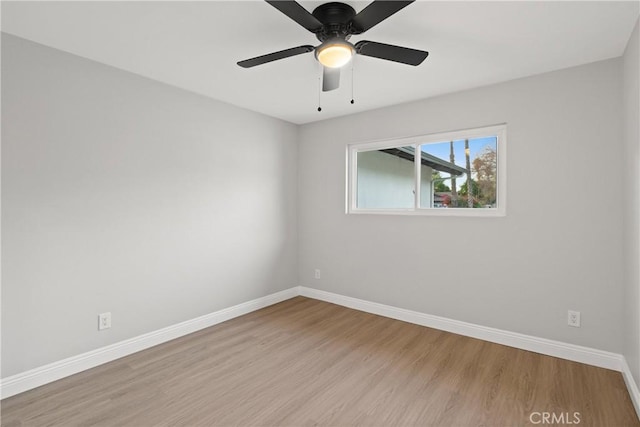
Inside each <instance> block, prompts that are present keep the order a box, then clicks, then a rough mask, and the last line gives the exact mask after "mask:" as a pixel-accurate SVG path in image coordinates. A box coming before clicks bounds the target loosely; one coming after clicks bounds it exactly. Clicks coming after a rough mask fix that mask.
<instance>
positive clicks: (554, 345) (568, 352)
mask: <svg viewBox="0 0 640 427" xmlns="http://www.w3.org/2000/svg"><path fill="white" fill-rule="evenodd" d="M300 295H302V296H305V297H309V298H313V299H318V300H321V301H326V302H330V303H333V304H338V305H341V306H344V307H349V308H353V309H356V310H360V311H365V312H367V313H372V314H377V315H380V316H384V317H390V318H392V319H397V320H402V321H404V322H409V323H414V324H416V325H421V326H427V327H429V328H434V329H439V330H442V331H447V332H453V333H455V334H459V335H464V336H467V337H472V338H478V339H481V340H484V341H489V342H493V343H497V344H502V345H507V346H509V347H515V348H519V349H522V350H528V351H533V352H535V353H540V354H545V355H548V356H554V357H559V358H561V359H567V360H573V361H575V362H580V363H585V364H587V365H593V366H598V367H601V368H607V369H613V370H616V371H620V372H621V371H622V366H623V362H624V357H623V356H622V355H620V354H616V353H610V352H607V351H602V350H597V349H594V348H589V347H582V346H578V345H573V344H568V343H564V342H560V341H553V340H548V339H545V338H538V337H534V336H531V335H524V334H519V333H516V332H509V331H504V330H501V329H495V328H489V327H486V326H480V325H475V324H473V323H467V322H461V321H459V320H453V319H448V318H446V317H440V316H434V315H430V314H424V313H420V312H417V311H411V310H406V309H403V308H398V307H392V306H389V305H384V304H379V303H375V302H370V301H365V300H361V299H358V298H352V297H347V296H343V295H339V294H334V293H331V292H325V291H320V290H317V289H312V288H306V287H304V286H301V287H300Z"/></svg>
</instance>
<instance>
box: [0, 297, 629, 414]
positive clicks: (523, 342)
mask: <svg viewBox="0 0 640 427" xmlns="http://www.w3.org/2000/svg"><path fill="white" fill-rule="evenodd" d="M298 295H301V296H305V297H308V298H313V299H317V300H321V301H326V302H330V303H333V304H338V305H341V306H344V307H349V308H353V309H355V310H360V311H364V312H367V313H372V314H377V315H379V316H384V317H389V318H392V319H397V320H402V321H405V322H409V323H414V324H417V325H421V326H426V327H429V328H434V329H439V330H443V331H447V332H452V333H455V334H459V335H464V336H468V337H472V338H478V339H481V340H485V341H489V342H494V343H497V344H503V345H507V346H510V347H515V348H519V349H523V350H529V351H533V352H536V353H540V354H545V355H548V356H554V357H559V358H562V359H567V360H572V361H576V362H580V363H585V364H588V365H593V366H598V367H602V368H607V369H613V370H616V371H619V372H621V373H622V376H623V378H624V381H625V383H626V385H627V388H628V390H629V395H630V396H631V400H632V401H633V404H634V406H635V409H636V412H637V413H638V417H639V418H640V391H639V390H638V385H637V384H636V382H635V380H634V378H633V376H632V375H631V371H630V369H629V366H628V365H627V362H626V360H625V358H624V356H622V355H620V354H616V353H610V352H606V351H602V350H597V349H593V348H588V347H582V346H578V345H573V344H568V343H563V342H560V341H553V340H548V339H544V338H538V337H534V336H530V335H524V334H519V333H515V332H509V331H504V330H501V329H495V328H489V327H485V326H480V325H475V324H472V323H467V322H462V321H459V320H453V319H448V318H446V317H440V316H434V315H430V314H425V313H420V312H417V311H411V310H406V309H403V308H398V307H393V306H389V305H385V304H379V303H375V302H370V301H366V300H361V299H358V298H352V297H347V296H344V295H339V294H335V293H331V292H326V291H321V290H317V289H312V288H307V287H304V286H299V287H294V288H290V289H286V290H284V291H280V292H276V293H274V294H270V295H267V296H264V297H261V298H257V299H254V300H251V301H247V302H245V303H242V304H238V305H235V306H233V307H228V308H225V309H222V310H219V311H216V312H213V313H210V314H206V315H204V316H201V317H197V318H195V319H191V320H187V321H185V322H182V323H178V324H176V325H172V326H169V327H167V328H163V329H160V330H157V331H153V332H150V333H147V334H143V335H140V336H137V337H134V338H131V339H128V340H125V341H121V342H118V343H115V344H111V345H108V346H106V347H102V348H99V349H96V350H93V351H89V352H87V353H83V354H80V355H77V356H73V357H70V358H67V359H64V360H60V361H58V362H54V363H51V364H48V365H45V366H41V367H38V368H35V369H32V370H29V371H26V372H22V373H20V374H16V375H13V376H11V377H7V378H4V379H2V380H0V398H2V399H4V398H7V397H10V396H13V395H16V394H18V393H22V392H24V391H27V390H31V389H33V388H36V387H39V386H41V385H44V384H47V383H50V382H53V381H56V380H59V379H61V378H64V377H67V376H70V375H73V374H76V373H78V372H82V371H85V370H87V369H90V368H93V367H96V366H98V365H102V364H104V363H107V362H110V361H113V360H116V359H119V358H121V357H124V356H128V355H130V354H133V353H136V352H138V351H141V350H145V349H147V348H150V347H153V346H156V345H158V344H162V343H165V342H167V341H170V340H173V339H176V338H179V337H182V336H185V335H188V334H190V333H193V332H196V331H199V330H201V329H204V328H208V327H210V326H214V325H217V324H218V323H222V322H224V321H226V320H230V319H233V318H235V317H238V316H242V315H244V314H247V313H251V312H252V311H256V310H259V309H261V308H264V307H268V306H270V305H273V304H276V303H279V302H281V301H285V300H287V299H290V298H293V297H295V296H298Z"/></svg>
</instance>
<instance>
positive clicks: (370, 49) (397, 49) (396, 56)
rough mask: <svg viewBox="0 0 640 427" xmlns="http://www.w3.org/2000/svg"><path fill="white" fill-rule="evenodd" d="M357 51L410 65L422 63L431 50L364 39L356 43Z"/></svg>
mask: <svg viewBox="0 0 640 427" xmlns="http://www.w3.org/2000/svg"><path fill="white" fill-rule="evenodd" d="M355 48H356V52H357V53H359V54H360V55H364V56H373V57H374V58H380V59H386V60H387V61H395V62H400V63H402V64H408V65H420V64H422V61H424V60H425V59H426V57H427V56H429V52H425V51H423V50H417V49H410V48H408V47H402V46H394V45H392V44H384V43H377V42H370V41H367V40H362V41H360V42H358V43H356V45H355Z"/></svg>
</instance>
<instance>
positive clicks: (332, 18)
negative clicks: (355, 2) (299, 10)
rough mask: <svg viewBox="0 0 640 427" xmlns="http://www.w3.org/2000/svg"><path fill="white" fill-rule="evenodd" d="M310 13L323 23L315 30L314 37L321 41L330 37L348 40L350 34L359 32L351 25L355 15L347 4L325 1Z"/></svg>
mask: <svg viewBox="0 0 640 427" xmlns="http://www.w3.org/2000/svg"><path fill="white" fill-rule="evenodd" d="M312 14H313V16H314V17H315V18H316V19H317V20H318V21H320V22H322V24H323V25H322V27H321V28H320V29H319V30H318V31H317V32H316V37H317V38H318V40H320V41H321V42H324V41H325V40H328V39H331V38H341V39H343V40H348V39H349V37H350V36H351V34H359V33H360V32H361V31H358V30H357V29H355V28H354V26H353V23H352V20H353V18H354V17H355V16H356V11H355V10H354V9H353V8H352V7H351V6H349V5H348V4H344V3H339V2H331V3H325V4H323V5H320V6H318V7H317V8H315V10H314V11H313V13H312Z"/></svg>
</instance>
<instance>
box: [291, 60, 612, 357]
mask: <svg viewBox="0 0 640 427" xmlns="http://www.w3.org/2000/svg"><path fill="white" fill-rule="evenodd" d="M620 76H621V60H620V59H615V60H609V61H603V62H598V63H594V64H590V65H586V66H581V67H577V68H572V69H567V70H563V71H558V72H553V73H548V74H543V75H538V76H534V77H530V78H525V79H520V80H515V81H510V82H506V83H503V84H498V85H494V86H489V87H484V88H479V89H475V90H469V91H465V92H460V93H456V94H451V95H447V96H442V97H438V98H432V99H427V100H423V101H419V102H415V103H409V104H403V105H399V106H395V107H389V108H384V109H380V110H376V111H370V112H366V113H362V114H357V115H353V116H348V117H343V118H337V119H332V120H329V121H325V122H319V123H313V124H308V125H305V126H302V128H301V131H300V146H299V165H298V168H299V175H300V192H299V200H300V202H299V229H298V233H299V250H300V255H299V265H300V273H299V274H300V284H301V285H304V286H310V287H314V288H318V289H322V290H326V291H330V292H336V293H339V294H343V295H347V296H351V297H356V298H362V299H365V300H369V301H375V302H380V303H384V304H389V305H392V306H397V307H402V308H406V309H411V310H417V311H420V312H424V313H429V314H434V315H439V316H445V317H448V318H452V319H457V320H462V321H467V322H472V323H476V324H480V325H485V326H490V327H496V328H501V329H506V330H509V331H515V332H520V333H525V334H531V335H534V336H539V337H544V338H549V339H555V340H560V341H564V342H569V343H574V344H578V345H585V346H589V347H595V348H599V349H603V350H609V351H614V352H621V350H622V346H623V338H622V332H621V328H620V325H621V322H622V314H621V309H622V285H621V283H622V279H623V277H622V267H623V261H622V244H621V242H622V232H623V229H622V225H621V223H622V207H621V204H622V198H623V193H622V190H621V188H620V187H621V186H620V183H621V182H622V171H621V167H620V166H621V165H620V163H621V160H622V155H621V153H622V151H621V150H622V143H621V138H622V121H621V115H622V102H621V91H622V86H621V79H620ZM503 122H506V123H507V125H508V128H507V133H508V150H507V151H508V154H507V155H508V158H507V174H508V190H507V216H506V217H502V218H470V217H428V216H424V217H420V216H391V215H346V214H345V213H344V212H345V206H344V205H345V194H344V192H345V146H346V145H347V144H349V143H355V142H363V141H371V140H379V139H386V138H394V137H406V136H412V135H420V134H430V133H437V132H444V131H450V130H456V129H465V128H473V127H480V126H486V125H493V124H499V123H503ZM327 135H331V138H327ZM315 268H319V269H321V270H322V278H321V279H318V280H316V279H314V278H313V277H314V276H313V270H314V269H315ZM568 309H573V310H579V311H581V312H582V327H581V328H571V327H569V326H567V310H568Z"/></svg>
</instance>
